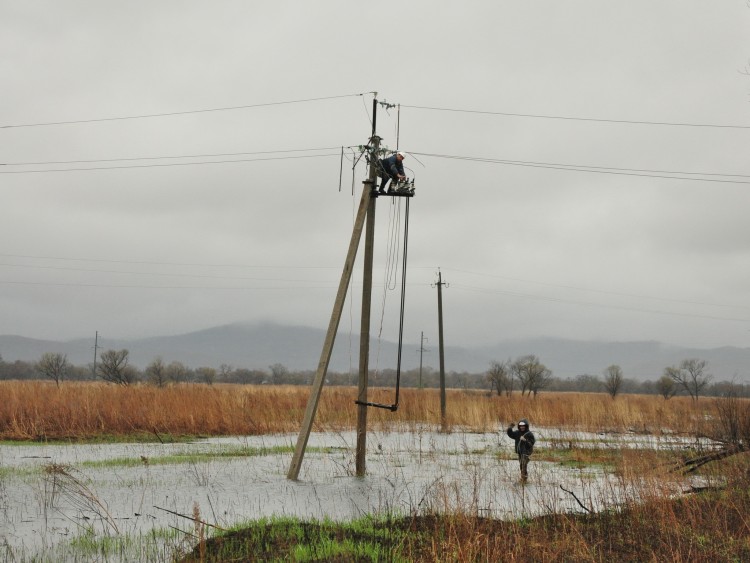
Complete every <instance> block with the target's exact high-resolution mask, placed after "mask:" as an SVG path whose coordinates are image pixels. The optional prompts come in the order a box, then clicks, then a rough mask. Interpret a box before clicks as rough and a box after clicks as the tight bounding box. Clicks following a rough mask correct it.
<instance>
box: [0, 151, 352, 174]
mask: <svg viewBox="0 0 750 563" xmlns="http://www.w3.org/2000/svg"><path fill="white" fill-rule="evenodd" d="M330 156H336V157H338V156H339V153H329V154H311V155H301V156H276V157H267V158H241V159H237V160H206V161H199V162H167V163H161V164H134V165H132V166H92V167H88V168H47V169H44V170H8V171H0V174H43V173H45V172H88V171H92V170H127V169H135V168H169V167H175V166H203V165H206V164H235V163H242V162H262V161H270V160H293V159H300V158H323V157H330Z"/></svg>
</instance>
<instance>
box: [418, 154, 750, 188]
mask: <svg viewBox="0 0 750 563" xmlns="http://www.w3.org/2000/svg"><path fill="white" fill-rule="evenodd" d="M409 153H410V154H416V155H419V156H426V157H433V158H444V159H449V160H463V161H469V162H483V163H486V164H500V165H505V166H520V167H525V168H543V169H548V170H564V171H568V172H587V173H590V174H608V175H616V176H637V177H642V178H663V179H667V180H688V181H692V182H717V183H722V184H750V180H729V179H727V178H750V176H748V175H744V174H722V173H701V172H658V171H654V172H650V171H647V170H639V169H636V168H608V167H605V166H587V165H575V164H558V163H543V162H533V161H523V160H503V159H499V158H486V157H475V156H457V155H449V154H436V153H423V152H416V151H409ZM693 176H710V177H708V178H699V177H693ZM722 178H723V179H722Z"/></svg>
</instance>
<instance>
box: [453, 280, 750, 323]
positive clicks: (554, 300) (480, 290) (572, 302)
mask: <svg viewBox="0 0 750 563" xmlns="http://www.w3.org/2000/svg"><path fill="white" fill-rule="evenodd" d="M451 287H453V288H456V289H462V290H464V291H472V292H478V293H496V294H500V295H507V296H510V297H521V298H523V299H531V300H535V301H549V302H552V303H564V304H567V305H585V306H587V307H598V308H602V309H616V310H620V311H631V312H636V313H652V314H656V315H672V316H677V317H690V318H697V319H709V320H714V321H736V322H742V323H748V322H750V319H741V318H736V317H720V316H715V315H701V314H695V313H678V312H673V311H660V310H657V309H640V308H637V307H626V306H622V305H607V304H602V303H593V302H590V301H577V300H572V299H560V298H557V297H545V296H539V295H530V294H527V293H519V292H516V291H504V290H497V289H487V288H481V287H472V286H468V285H462V284H456V283H453V284H451Z"/></svg>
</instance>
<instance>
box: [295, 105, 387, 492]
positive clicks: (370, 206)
mask: <svg viewBox="0 0 750 563" xmlns="http://www.w3.org/2000/svg"><path fill="white" fill-rule="evenodd" d="M372 109H373V115H372V138H371V139H370V145H371V147H372V152H371V155H372V157H371V159H370V171H369V176H368V179H367V180H366V181H365V182H364V184H365V187H364V189H363V190H362V197H361V199H360V202H359V210H358V211H357V217H356V219H355V221H354V228H353V229H352V238H351V240H350V242H349V251H348V253H347V255H346V261H345V263H344V271H343V272H342V274H341V280H340V281H339V289H338V292H337V293H336V301H335V302H334V305H333V312H332V313H331V320H330V321H329V323H328V332H327V333H326V338H325V342H324V343H323V350H322V352H321V354H320V361H319V362H318V370H317V372H316V373H315V379H314V380H313V384H312V390H311V392H310V397H309V398H308V400H307V408H306V409H305V416H304V418H303V420H302V427H301V428H300V432H299V436H298V437H297V445H296V446H295V448H294V455H293V457H292V463H291V465H290V467H289V472H288V473H287V478H288V479H293V480H296V479H297V478H298V477H299V471H300V467H301V466H302V459H303V458H304V456H305V449H306V447H307V441H308V439H309V438H310V432H311V430H312V423H313V421H314V420H315V413H316V412H317V410H318V403H319V401H320V393H321V391H322V390H323V384H324V383H325V377H326V374H327V373H328V364H329V363H330V360H331V352H332V351H333V344H334V341H335V340H336V332H337V331H338V326H339V321H340V320H341V313H342V311H343V308H344V301H345V300H346V292H347V288H348V286H349V282H350V280H351V276H352V270H353V268H354V262H355V259H356V257H357V250H358V248H359V241H360V239H361V237H362V230H363V228H364V225H365V218H367V235H366V247H365V267H364V270H365V279H364V286H363V290H362V332H361V334H360V359H359V366H360V373H359V392H358V400H359V401H361V402H363V403H366V402H367V382H368V381H367V380H368V377H367V376H368V373H367V370H368V368H369V365H368V364H369V349H370V302H371V295H372V253H373V251H372V250H373V240H374V236H373V235H374V230H375V200H376V198H375V197H372V192H373V190H374V189H375V182H376V178H377V158H378V149H379V148H380V137H378V136H376V135H375V123H376V120H375V117H376V109H377V99H373V102H372ZM365 318H366V324H365ZM358 409H359V410H358V413H357V475H364V471H365V453H366V452H365V450H366V432H367V406H365V405H358ZM360 442H361V443H360ZM360 458H361V459H360Z"/></svg>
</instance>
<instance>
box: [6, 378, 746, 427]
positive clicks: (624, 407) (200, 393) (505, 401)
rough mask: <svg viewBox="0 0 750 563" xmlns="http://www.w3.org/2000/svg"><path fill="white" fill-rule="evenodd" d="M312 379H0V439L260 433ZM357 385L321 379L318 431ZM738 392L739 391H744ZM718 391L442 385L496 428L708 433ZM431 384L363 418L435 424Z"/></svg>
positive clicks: (380, 396)
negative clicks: (156, 382) (122, 382)
mask: <svg viewBox="0 0 750 563" xmlns="http://www.w3.org/2000/svg"><path fill="white" fill-rule="evenodd" d="M308 395H309V389H308V388H304V387H299V386H273V385H258V386H254V385H232V384H219V385H202V384H179V385H171V386H168V387H164V388H158V387H153V386H147V385H131V386H119V385H109V384H105V383H97V382H63V383H61V384H60V386H59V387H58V386H56V385H55V384H54V383H52V382H46V381H23V382H19V381H2V382H0V396H1V397H2V398H3V400H2V401H1V402H0V439H4V440H81V439H97V438H102V437H115V438H118V439H128V438H135V437H138V438H143V437H147V436H149V435H150V436H151V438H152V439H156V437H155V436H154V434H158V435H160V436H162V437H163V436H164V435H171V436H173V437H179V436H196V435H204V436H205V435H210V436H221V435H259V434H268V433H285V432H297V431H298V430H299V428H300V424H301V421H302V417H303V413H304V410H305V406H306V404H307V398H308ZM355 398H356V388H354V387H327V388H325V389H324V390H323V393H322V396H321V399H320V403H319V407H318V412H317V415H316V418H315V426H314V430H316V431H341V430H350V429H353V428H355V426H356V416H357V409H356V407H355V405H354V400H355ZM370 398H371V400H374V401H379V402H387V403H390V402H391V401H392V400H393V392H392V390H386V389H372V390H371V392H370ZM740 400H741V401H744V400H742V399H740ZM715 401H716V400H715V399H707V398H701V399H700V400H698V401H691V400H690V399H689V398H687V397H674V398H672V399H670V400H668V401H665V400H664V399H663V398H661V397H657V396H653V395H620V396H618V397H617V398H616V399H615V400H612V398H611V397H609V396H608V395H606V394H603V393H545V394H543V395H539V396H537V397H536V398H532V397H528V396H526V397H521V396H520V395H518V394H514V395H512V396H510V397H507V396H497V395H491V394H489V393H486V392H482V391H472V390H468V391H460V390H450V389H449V390H448V392H447V421H446V422H447V427H448V429H450V428H453V427H455V428H460V429H463V430H469V431H476V432H493V431H496V430H497V429H498V428H499V427H500V426H502V425H504V424H507V423H510V422H515V421H517V420H518V419H519V418H522V417H525V418H529V419H530V420H531V421H532V425H533V426H537V427H538V426H547V427H557V428H563V429H567V430H587V431H597V432H598V431H636V432H643V433H651V434H660V433H661V432H662V431H677V432H681V433H682V432H684V433H689V434H691V435H696V434H702V435H705V434H709V432H710V425H711V424H712V423H711V420H712V419H713V418H714V417H715V415H716V406H715ZM439 423H440V397H439V393H438V391H437V390H435V389H422V390H418V389H402V391H401V404H400V407H399V409H398V411H397V412H396V413H391V412H389V411H382V410H379V409H371V410H370V412H369V416H368V425H369V426H370V427H372V428H374V429H380V430H393V431H396V430H414V429H415V428H417V427H419V426H420V425H423V424H426V425H439Z"/></svg>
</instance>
